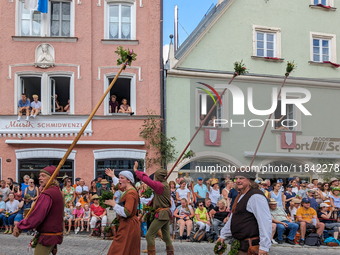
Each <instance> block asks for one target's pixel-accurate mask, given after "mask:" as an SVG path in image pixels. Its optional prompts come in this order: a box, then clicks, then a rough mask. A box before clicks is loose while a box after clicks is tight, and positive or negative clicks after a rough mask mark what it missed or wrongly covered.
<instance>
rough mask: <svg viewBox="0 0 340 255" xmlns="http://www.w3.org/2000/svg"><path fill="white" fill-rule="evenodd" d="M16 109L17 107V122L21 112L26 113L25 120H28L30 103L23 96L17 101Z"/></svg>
mask: <svg viewBox="0 0 340 255" xmlns="http://www.w3.org/2000/svg"><path fill="white" fill-rule="evenodd" d="M18 107H19V113H18V121H20V119H21V116H22V113H23V112H26V120H29V118H30V107H31V102H30V100H29V99H28V98H27V97H26V95H25V94H22V95H21V99H20V100H19V103H18Z"/></svg>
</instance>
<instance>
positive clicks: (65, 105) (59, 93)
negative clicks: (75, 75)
mask: <svg viewBox="0 0 340 255" xmlns="http://www.w3.org/2000/svg"><path fill="white" fill-rule="evenodd" d="M70 81H71V78H70V77H67V76H52V77H50V84H51V89H50V91H51V108H50V113H52V114H54V113H64V114H67V113H69V112H70Z"/></svg>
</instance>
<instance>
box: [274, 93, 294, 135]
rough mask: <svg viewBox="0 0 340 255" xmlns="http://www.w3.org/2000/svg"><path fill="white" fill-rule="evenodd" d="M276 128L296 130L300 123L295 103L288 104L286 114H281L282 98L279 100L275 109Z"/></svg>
mask: <svg viewBox="0 0 340 255" xmlns="http://www.w3.org/2000/svg"><path fill="white" fill-rule="evenodd" d="M274 117H275V127H274V129H275V130H287V131H289V130H291V131H296V130H297V127H298V125H299V122H300V121H298V116H297V110H296V106H295V105H293V104H287V105H286V114H285V115H282V114H281V100H280V99H279V100H278V102H277V107H276V110H275V116H274Z"/></svg>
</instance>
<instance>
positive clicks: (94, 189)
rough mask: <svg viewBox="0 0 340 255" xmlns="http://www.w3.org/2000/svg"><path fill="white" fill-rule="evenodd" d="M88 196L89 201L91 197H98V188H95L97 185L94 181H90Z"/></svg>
mask: <svg viewBox="0 0 340 255" xmlns="http://www.w3.org/2000/svg"><path fill="white" fill-rule="evenodd" d="M89 194H90V199H91V198H92V196H93V195H96V194H97V195H98V188H97V183H96V180H92V181H91V187H90V190H89Z"/></svg>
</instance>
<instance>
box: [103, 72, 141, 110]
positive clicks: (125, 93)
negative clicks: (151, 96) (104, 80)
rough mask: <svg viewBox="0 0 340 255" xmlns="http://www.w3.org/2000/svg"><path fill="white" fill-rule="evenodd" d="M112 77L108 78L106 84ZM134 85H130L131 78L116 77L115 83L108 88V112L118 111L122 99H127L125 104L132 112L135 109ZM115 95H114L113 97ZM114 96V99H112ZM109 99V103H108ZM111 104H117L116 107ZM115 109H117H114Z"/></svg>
mask: <svg viewBox="0 0 340 255" xmlns="http://www.w3.org/2000/svg"><path fill="white" fill-rule="evenodd" d="M113 79H114V78H108V84H110V83H111V82H112V80H113ZM133 94H134V87H133V86H132V79H131V78H118V79H117V81H116V83H115V85H114V86H113V87H112V89H111V90H110V99H109V104H108V112H109V113H119V109H120V106H121V105H122V104H123V99H126V100H127V105H129V106H130V107H131V110H132V112H135V111H136V106H135V103H134V96H133ZM114 96H115V97H114ZM113 98H115V99H113ZM114 100H115V101H117V102H118V104H116V103H113V101H114ZM110 101H111V103H110ZM111 105H112V106H113V105H117V106H118V107H117V108H116V107H114V108H113V109H112V106H111ZM116 109H117V111H116Z"/></svg>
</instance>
